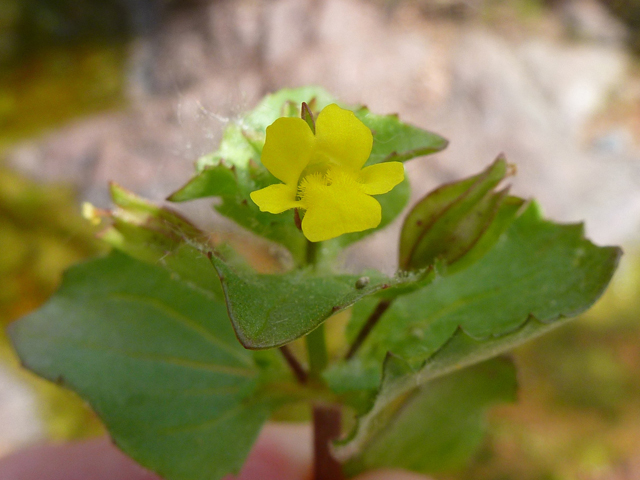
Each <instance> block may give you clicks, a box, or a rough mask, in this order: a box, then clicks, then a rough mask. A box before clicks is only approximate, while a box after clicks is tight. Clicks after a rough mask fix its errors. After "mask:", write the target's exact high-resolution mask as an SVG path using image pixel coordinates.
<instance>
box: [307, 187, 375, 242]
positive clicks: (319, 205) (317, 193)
mask: <svg viewBox="0 0 640 480" xmlns="http://www.w3.org/2000/svg"><path fill="white" fill-rule="evenodd" d="M302 203H303V204H304V206H305V207H306V208H307V212H306V213H305V215H304V218H303V219H302V233H304V236H305V237H307V239H309V240H310V241H312V242H321V241H323V240H329V239H330V238H335V237H338V236H340V235H342V234H344V233H351V232H361V231H363V230H368V229H369V228H374V227H377V226H378V225H380V221H381V218H382V208H381V207H380V204H379V203H378V201H377V200H376V199H375V198H373V197H370V196H369V195H367V194H365V193H364V192H363V191H362V189H361V188H360V186H359V185H358V184H357V183H356V182H352V183H347V184H340V183H333V184H331V185H321V184H316V185H311V184H310V185H308V186H307V190H306V192H305V196H304V198H303V201H302Z"/></svg>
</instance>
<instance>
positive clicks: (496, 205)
mask: <svg viewBox="0 0 640 480" xmlns="http://www.w3.org/2000/svg"><path fill="white" fill-rule="evenodd" d="M507 172H508V166H507V162H506V161H505V160H504V158H502V157H499V158H498V159H497V160H496V161H495V162H494V163H493V164H492V165H491V166H490V167H489V168H487V169H486V170H485V171H484V172H482V173H480V174H479V175H475V176H473V177H470V178H467V179H465V180H461V181H458V182H455V183H450V184H448V185H443V186H441V187H439V188H437V189H436V190H434V191H433V192H431V193H429V194H428V195H427V196H425V197H424V198H423V199H422V200H421V201H419V202H418V203H417V204H416V205H415V206H414V207H413V209H412V210H411V211H410V212H409V214H408V215H407V218H406V219H405V221H404V224H403V226H402V231H401V233H400V268H402V269H403V270H412V269H416V268H424V267H426V266H428V265H432V264H433V263H434V262H435V259H436V258H442V259H443V260H444V261H445V262H446V263H448V264H450V263H453V262H455V261H456V260H458V259H460V258H461V257H463V256H464V255H465V254H466V253H467V252H468V251H469V250H471V248H472V247H473V246H474V245H475V244H476V243H477V242H478V240H479V239H480V237H481V236H482V235H483V234H484V233H485V232H486V231H487V229H488V228H489V227H490V226H491V224H492V223H493V220H494V218H495V217H496V215H497V214H498V212H499V210H500V208H501V206H502V205H503V204H504V202H505V200H506V199H507V198H508V197H507V192H506V191H505V190H503V191H500V192H494V191H493V189H494V188H495V187H496V186H497V185H498V183H500V182H501V181H502V180H503V179H504V177H505V175H507Z"/></svg>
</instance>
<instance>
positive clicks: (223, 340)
mask: <svg viewBox="0 0 640 480" xmlns="http://www.w3.org/2000/svg"><path fill="white" fill-rule="evenodd" d="M9 333H10V336H11V339H12V341H13V343H14V346H15V348H16V350H17V351H18V354H19V356H20V358H21V359H22V361H23V363H24V364H25V365H26V366H27V367H28V368H29V369H31V370H33V371H34V372H36V373H38V374H39V375H42V376H44V377H45V378H48V379H50V380H52V381H55V382H57V383H60V384H63V385H65V386H67V387H69V388H71V389H73V390H75V391H76V392H77V393H79V394H80V395H81V396H82V397H83V398H84V399H86V400H87V401H88V402H89V403H90V404H91V405H92V407H93V408H94V409H95V411H96V412H97V413H98V415H99V416H100V418H101V419H102V420H103V421H104V423H105V425H106V426H107V428H108V429H109V432H110V433H111V435H112V437H113V439H114V441H115V443H116V444H117V445H118V446H119V447H120V448H121V449H122V450H123V451H124V452H125V453H127V454H128V455H130V456H131V457H133V458H134V459H135V460H137V461H138V462H140V463H141V464H142V465H144V466H145V467H147V468H149V469H151V470H153V471H155V472H157V473H158V474H160V475H161V476H162V477H163V478H165V479H167V480H212V479H213V480H215V479H220V478H222V477H224V476H225V475H227V474H230V473H237V472H238V470H239V469H240V467H241V466H242V464H243V462H244V460H245V458H246V456H247V454H248V452H249V450H250V448H251V446H252V444H253V442H254V440H255V438H256V436H257V434H258V432H259V430H260V428H261V426H262V424H263V423H264V422H265V420H266V419H267V418H268V417H269V414H270V412H271V411H272V409H274V408H276V407H277V406H279V405H280V404H281V403H282V402H283V398H284V397H283V396H282V394H277V395H274V394H273V393H271V394H266V393H265V390H264V382H265V379H264V376H263V374H262V373H261V370H260V369H259V368H258V366H257V365H256V363H255V362H254V360H253V357H252V353H251V352H249V351H246V350H244V349H243V348H242V347H241V345H240V344H239V343H238V342H237V340H236V338H235V336H234V333H233V330H232V328H231V326H230V324H229V319H228V316H227V313H226V309H225V307H224V305H223V304H220V303H217V302H212V301H211V300H210V298H209V297H207V296H204V295H202V294H201V293H200V291H198V290H194V289H192V288H190V287H189V286H188V285H186V284H184V283H182V282H180V281H177V280H175V279H174V278H173V277H172V275H171V274H170V273H169V272H167V271H165V270H164V269H163V268H161V267H157V266H153V265H147V264H144V263H140V262H138V261H136V260H133V259H131V258H130V257H127V256H125V255H122V254H120V253H114V254H112V255H110V256H109V257H106V258H102V259H98V260H93V261H91V262H88V263H86V264H83V265H79V266H76V267H74V268H72V269H71V270H69V271H68V272H67V273H66V275H65V277H64V281H63V284H62V287H61V288H60V290H59V291H58V292H57V293H56V294H55V295H54V296H53V297H52V299H51V300H49V302H48V303H47V304H46V305H45V306H44V307H43V308H42V309H40V310H39V311H37V312H35V313H33V314H31V315H29V316H28V317H25V318H23V319H22V320H19V321H18V322H16V323H14V324H13V325H11V327H10V329H9ZM265 353H267V352H265Z"/></svg>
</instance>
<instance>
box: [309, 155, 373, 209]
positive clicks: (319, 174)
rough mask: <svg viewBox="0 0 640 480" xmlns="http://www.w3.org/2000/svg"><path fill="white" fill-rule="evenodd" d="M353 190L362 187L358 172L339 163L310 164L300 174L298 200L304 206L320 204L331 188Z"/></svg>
mask: <svg viewBox="0 0 640 480" xmlns="http://www.w3.org/2000/svg"><path fill="white" fill-rule="evenodd" d="M332 189H336V190H344V191H347V190H348V191H353V190H354V189H356V190H360V189H362V184H361V183H360V182H358V177H357V174H356V173H354V172H352V171H350V170H347V169H345V168H343V167H339V166H337V165H333V166H327V165H326V164H325V165H319V164H316V165H310V166H309V167H307V168H306V169H305V170H304V171H303V172H302V174H301V175H300V181H299V182H298V193H297V200H300V202H301V204H302V208H304V209H309V208H310V207H311V206H313V205H319V204H321V202H322V201H323V199H324V198H326V196H327V193H329V191H330V190H332Z"/></svg>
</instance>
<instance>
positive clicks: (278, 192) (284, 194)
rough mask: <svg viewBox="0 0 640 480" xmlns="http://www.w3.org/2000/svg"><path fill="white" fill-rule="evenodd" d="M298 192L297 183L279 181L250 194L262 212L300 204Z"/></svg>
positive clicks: (286, 208) (277, 210) (276, 210)
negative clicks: (297, 198) (289, 183)
mask: <svg viewBox="0 0 640 480" xmlns="http://www.w3.org/2000/svg"><path fill="white" fill-rule="evenodd" d="M307 128H309V127H307ZM296 193H297V187H296V186H295V185H285V184H282V183H277V184H275V185H269V186H268V187H265V188H263V189H261V190H256V191H255V192H251V194H250V195H251V200H253V201H254V203H255V204H256V205H258V207H260V211H261V212H269V213H282V212H284V211H285V210H289V209H290V208H296V207H299V206H300V202H299V201H297V200H296Z"/></svg>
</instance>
